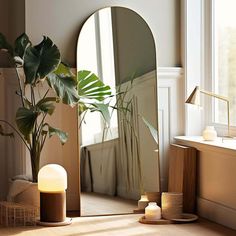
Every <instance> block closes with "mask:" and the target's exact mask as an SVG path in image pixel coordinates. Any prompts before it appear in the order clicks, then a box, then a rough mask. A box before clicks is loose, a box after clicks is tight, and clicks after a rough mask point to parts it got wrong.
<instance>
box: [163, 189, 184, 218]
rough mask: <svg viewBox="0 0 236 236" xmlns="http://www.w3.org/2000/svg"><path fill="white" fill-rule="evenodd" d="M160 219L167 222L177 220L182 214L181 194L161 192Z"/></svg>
mask: <svg viewBox="0 0 236 236" xmlns="http://www.w3.org/2000/svg"><path fill="white" fill-rule="evenodd" d="M161 202H162V217H163V218H164V219H167V220H172V219H179V218H181V217H182V212H183V193H174V192H163V193H162V197H161Z"/></svg>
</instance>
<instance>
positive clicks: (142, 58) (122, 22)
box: [77, 7, 160, 215]
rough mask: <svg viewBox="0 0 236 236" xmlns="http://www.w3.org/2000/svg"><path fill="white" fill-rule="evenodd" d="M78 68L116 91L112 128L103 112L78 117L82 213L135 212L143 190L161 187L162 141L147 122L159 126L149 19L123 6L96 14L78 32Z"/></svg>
mask: <svg viewBox="0 0 236 236" xmlns="http://www.w3.org/2000/svg"><path fill="white" fill-rule="evenodd" d="M77 70H78V71H80V70H88V71H92V72H93V73H94V74H96V75H97V76H98V77H99V78H100V79H101V80H102V81H103V82H104V84H108V85H110V87H111V88H112V91H113V94H117V96H114V97H112V98H110V103H111V107H110V110H109V112H110V114H112V116H111V120H110V124H109V127H107V125H106V124H105V122H104V117H103V116H102V115H101V113H99V112H87V113H86V115H85V116H84V119H82V121H81V117H80V119H79V122H81V126H80V145H81V154H80V172H81V175H80V178H81V215H103V214H121V213H132V212H133V211H134V209H136V208H137V200H139V199H140V198H141V195H142V194H144V193H145V192H159V191H160V184H159V183H160V180H159V173H160V171H159V157H158V152H155V150H157V149H158V145H157V143H156V142H155V140H154V139H153V136H152V134H151V132H150V130H149V128H148V127H147V125H146V124H145V121H147V122H148V123H149V124H151V125H152V126H154V127H155V128H157V126H158V124H157V84H156V83H157V76H156V55H155V45H154V40H153V36H152V33H151V31H150V29H149V27H148V25H147V23H146V22H145V21H144V20H143V19H142V18H141V17H140V16H139V15H138V14H136V13H135V12H133V11H131V10H129V9H126V8H122V7H111V8H105V9H102V10H99V11H97V12H96V13H94V14H93V15H92V16H91V17H89V19H88V20H87V21H86V22H85V24H84V26H83V28H82V30H81V32H80V36H79V40H78V47H77ZM112 107H113V108H112ZM114 107H116V108H117V109H114ZM82 115H84V114H82Z"/></svg>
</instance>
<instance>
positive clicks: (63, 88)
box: [47, 63, 79, 107]
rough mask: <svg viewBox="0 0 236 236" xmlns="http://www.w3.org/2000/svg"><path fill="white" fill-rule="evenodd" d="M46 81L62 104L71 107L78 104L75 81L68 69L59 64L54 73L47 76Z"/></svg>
mask: <svg viewBox="0 0 236 236" xmlns="http://www.w3.org/2000/svg"><path fill="white" fill-rule="evenodd" d="M47 81H48V84H49V86H50V87H51V88H53V89H54V91H55V92H56V94H57V96H58V97H59V98H60V99H61V100H62V101H63V103H65V104H69V105H70V106H72V107H73V106H74V105H76V104H77V103H78V101H79V96H78V92H77V89H76V86H77V81H76V80H75V77H74V75H73V74H72V73H71V72H70V70H69V68H68V67H66V66H65V65H63V64H62V63H61V64H60V65H59V66H58V68H57V70H56V71H54V72H52V73H50V74H49V75H48V76H47Z"/></svg>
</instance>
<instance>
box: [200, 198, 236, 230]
mask: <svg viewBox="0 0 236 236" xmlns="http://www.w3.org/2000/svg"><path fill="white" fill-rule="evenodd" d="M197 212H198V215H199V216H201V217H203V218H206V219H209V220H211V221H214V222H216V223H219V224H221V225H224V226H226V227H229V228H231V229H234V230H236V209H232V208H228V207H226V206H223V205H221V204H219V203H216V202H212V201H209V200H207V199H204V198H200V197H198V198H197Z"/></svg>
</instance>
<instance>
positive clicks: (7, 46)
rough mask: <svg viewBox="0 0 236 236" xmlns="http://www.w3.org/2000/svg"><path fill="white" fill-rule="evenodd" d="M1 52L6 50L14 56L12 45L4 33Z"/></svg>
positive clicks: (1, 38)
mask: <svg viewBox="0 0 236 236" xmlns="http://www.w3.org/2000/svg"><path fill="white" fill-rule="evenodd" d="M0 50H6V51H8V52H9V53H10V54H11V55H12V54H13V49H12V47H11V45H10V44H9V43H8V42H7V40H6V38H5V36H4V35H3V34H2V33H0Z"/></svg>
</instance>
